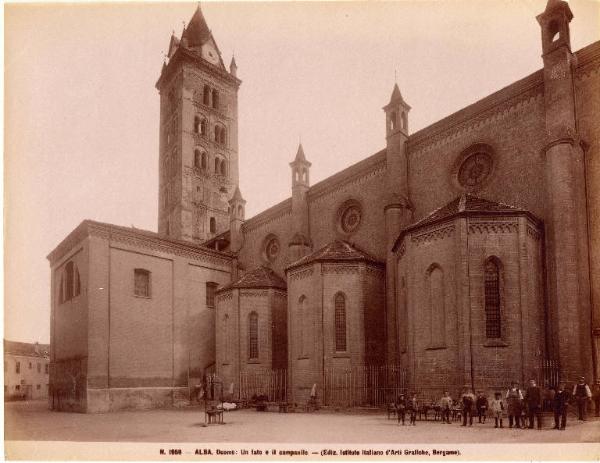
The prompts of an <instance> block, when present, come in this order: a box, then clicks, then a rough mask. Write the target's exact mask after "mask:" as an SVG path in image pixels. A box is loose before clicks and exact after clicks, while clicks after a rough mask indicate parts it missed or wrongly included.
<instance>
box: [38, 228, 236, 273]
mask: <svg viewBox="0 0 600 463" xmlns="http://www.w3.org/2000/svg"><path fill="white" fill-rule="evenodd" d="M88 236H95V237H99V238H102V239H105V240H110V241H117V242H121V243H126V244H130V245H132V246H139V247H144V248H147V249H151V250H153V251H156V252H164V253H168V254H175V255H178V256H182V257H187V258H190V259H195V260H201V261H204V262H208V263H211V264H214V265H220V266H223V267H227V266H229V264H230V261H231V258H232V255H231V254H230V253H227V252H219V251H215V250H213V249H209V248H205V247H200V246H197V245H194V244H192V243H187V242H185V241H180V240H172V239H168V238H166V237H163V236H161V235H159V234H158V233H154V232H151V231H147V230H140V229H136V228H127V227H121V226H118V225H111V224H107V223H102V222H95V221H92V220H84V221H83V222H82V223H81V224H80V225H79V226H78V227H77V228H76V229H75V230H73V231H72V232H71V233H70V234H69V235H68V236H67V237H66V238H65V239H64V240H63V241H62V242H61V243H60V244H59V245H58V246H57V247H56V248H55V249H54V250H53V251H52V252H51V253H50V254H48V256H47V259H48V260H49V261H50V264H51V265H52V264H53V263H54V262H56V261H57V260H59V259H60V258H61V256H63V255H64V254H65V253H67V252H69V250H70V249H72V248H73V247H74V246H75V245H76V244H77V243H79V242H80V241H82V240H83V239H85V238H87V237H88Z"/></svg>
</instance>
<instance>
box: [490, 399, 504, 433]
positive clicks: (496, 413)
mask: <svg viewBox="0 0 600 463" xmlns="http://www.w3.org/2000/svg"><path fill="white" fill-rule="evenodd" d="M490 409H491V410H492V416H493V417H494V421H495V422H496V425H495V426H494V428H497V427H498V422H500V427H501V428H502V427H503V426H502V415H503V413H504V402H502V394H501V393H500V392H496V393H495V394H494V399H493V400H492V403H491V404H490Z"/></svg>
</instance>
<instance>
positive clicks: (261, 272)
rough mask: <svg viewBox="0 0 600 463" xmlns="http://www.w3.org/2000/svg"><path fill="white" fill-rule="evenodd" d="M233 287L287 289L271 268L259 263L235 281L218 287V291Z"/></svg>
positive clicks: (283, 281)
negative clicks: (258, 265)
mask: <svg viewBox="0 0 600 463" xmlns="http://www.w3.org/2000/svg"><path fill="white" fill-rule="evenodd" d="M234 288H246V289H249V288H277V289H287V284H286V282H285V280H284V279H283V278H281V277H280V276H279V275H277V274H276V273H275V272H274V271H273V269H270V268H269V267H265V266H264V265H261V266H260V267H257V268H255V269H254V270H252V271H250V272H248V273H245V274H244V275H243V276H242V277H241V278H240V279H239V280H237V281H236V282H235V283H232V284H230V285H227V286H225V287H224V288H221V289H219V291H225V290H227V289H234Z"/></svg>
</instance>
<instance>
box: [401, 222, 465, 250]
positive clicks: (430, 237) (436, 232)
mask: <svg viewBox="0 0 600 463" xmlns="http://www.w3.org/2000/svg"><path fill="white" fill-rule="evenodd" d="M454 228H455V227H454V225H447V226H445V227H439V228H434V229H430V230H427V231H426V232H424V233H419V234H414V235H413V236H412V237H411V241H412V242H413V243H416V244H417V246H419V245H420V244H423V243H428V242H430V241H435V240H443V239H445V238H450V237H451V236H452V235H453V234H454Z"/></svg>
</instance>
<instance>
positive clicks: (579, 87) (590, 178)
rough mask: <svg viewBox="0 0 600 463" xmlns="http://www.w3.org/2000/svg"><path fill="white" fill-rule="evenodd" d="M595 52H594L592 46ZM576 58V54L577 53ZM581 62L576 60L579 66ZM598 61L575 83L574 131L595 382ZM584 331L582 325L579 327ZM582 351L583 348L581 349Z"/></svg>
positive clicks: (599, 279)
mask: <svg viewBox="0 0 600 463" xmlns="http://www.w3.org/2000/svg"><path fill="white" fill-rule="evenodd" d="M595 48H598V46H597V45H596V47H595ZM578 55H580V53H578ZM581 61H583V58H580V62H581ZM598 63H599V61H598V59H596V60H595V62H588V63H583V65H582V67H581V69H578V73H577V78H576V79H575V91H576V104H577V116H578V129H579V134H580V136H581V139H582V140H583V141H584V142H585V143H586V144H587V148H586V149H585V151H584V157H585V167H586V185H585V187H586V195H587V208H588V211H587V220H588V226H587V231H588V233H589V265H590V283H591V299H592V301H591V302H592V330H594V332H595V341H593V342H594V346H593V347H594V348H595V350H596V353H595V361H596V366H595V373H596V379H598V378H599V377H600V124H599V123H598V121H600V92H598V88H600V69H599V67H598V66H599V65H598ZM583 326H584V329H585V328H586V324H584V325H583ZM584 348H586V347H585V346H584Z"/></svg>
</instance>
